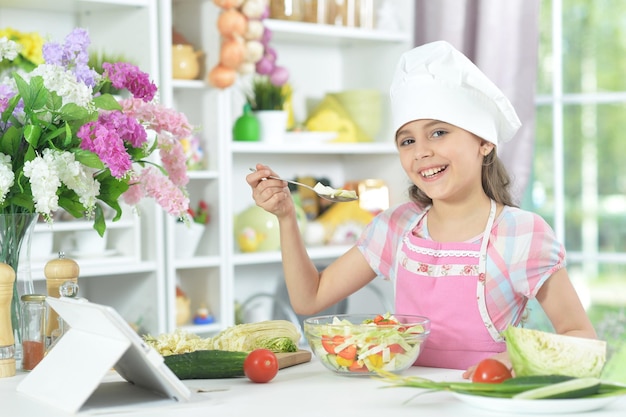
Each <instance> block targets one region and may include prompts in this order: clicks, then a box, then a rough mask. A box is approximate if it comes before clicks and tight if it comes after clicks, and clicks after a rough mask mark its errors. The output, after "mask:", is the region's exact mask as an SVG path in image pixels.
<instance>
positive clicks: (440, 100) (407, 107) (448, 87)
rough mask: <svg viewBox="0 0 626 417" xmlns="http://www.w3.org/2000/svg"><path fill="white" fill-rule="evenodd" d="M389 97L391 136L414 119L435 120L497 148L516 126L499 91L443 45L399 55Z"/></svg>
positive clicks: (510, 105) (455, 52) (426, 45)
mask: <svg viewBox="0 0 626 417" xmlns="http://www.w3.org/2000/svg"><path fill="white" fill-rule="evenodd" d="M390 96H391V114H392V123H393V126H392V127H393V129H394V134H395V132H397V131H398V129H400V128H401V127H402V126H404V125H405V124H407V123H409V122H411V121H413V120H419V119H435V120H441V121H442V122H446V123H450V124H453V125H455V126H458V127H460V128H462V129H465V130H467V131H469V132H471V133H474V134H475V135H477V136H479V137H481V138H483V139H485V140H487V141H489V142H491V143H493V144H495V145H497V144H498V143H499V142H506V141H507V140H509V139H511V138H512V137H513V136H514V135H515V133H516V132H517V130H518V129H519V128H520V126H521V122H520V120H519V118H518V117H517V114H516V113H515V109H514V108H513V105H512V104H511V102H510V101H509V100H508V99H507V98H506V96H505V95H504V94H503V93H502V91H500V89H499V88H498V87H496V85H495V84H494V83H493V82H491V80H489V78H487V76H486V75H485V74H483V73H482V72H481V71H480V70H479V69H478V67H476V65H474V64H473V63H472V62H471V61H470V60H469V59H468V58H467V57H466V56H465V55H463V54H462V53H461V52H459V51H457V50H456V49H455V48H454V47H453V46H452V45H450V44H449V43H447V42H445V41H437V42H432V43H428V44H425V45H422V46H419V47H417V48H414V49H412V50H410V51H408V52H406V53H404V54H403V55H402V57H401V58H400V62H399V63H398V67H397V68H396V73H395V75H394V78H393V81H392V83H391V89H390Z"/></svg>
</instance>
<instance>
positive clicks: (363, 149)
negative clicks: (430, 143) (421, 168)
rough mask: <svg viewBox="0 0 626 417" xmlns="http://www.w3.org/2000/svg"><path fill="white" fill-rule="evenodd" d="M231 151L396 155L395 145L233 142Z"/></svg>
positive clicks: (375, 143)
mask: <svg viewBox="0 0 626 417" xmlns="http://www.w3.org/2000/svg"><path fill="white" fill-rule="evenodd" d="M230 146H231V150H232V151H233V153H236V154H265V153H271V154H295V153H301V154H318V155H324V154H329V155H338V154H346V155H368V154H389V155H393V154H396V153H397V152H398V151H397V150H396V148H395V146H394V144H393V143H383V142H368V143H338V142H337V143H335V142H331V143H324V144H319V143H311V144H307V143H281V144H267V143H263V142H232V144H231V145H230Z"/></svg>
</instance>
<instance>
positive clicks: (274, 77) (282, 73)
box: [270, 66, 289, 86]
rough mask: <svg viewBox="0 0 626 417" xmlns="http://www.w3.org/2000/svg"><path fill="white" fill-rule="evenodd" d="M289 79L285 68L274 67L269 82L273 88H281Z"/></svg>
mask: <svg viewBox="0 0 626 417" xmlns="http://www.w3.org/2000/svg"><path fill="white" fill-rule="evenodd" d="M288 79H289V71H287V69H286V68H285V67H279V66H276V67H274V71H272V73H271V74H270V82H271V83H272V84H274V85H275V86H281V85H283V84H285V83H286V82H287V80H288Z"/></svg>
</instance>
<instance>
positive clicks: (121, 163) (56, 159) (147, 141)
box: [0, 28, 192, 235]
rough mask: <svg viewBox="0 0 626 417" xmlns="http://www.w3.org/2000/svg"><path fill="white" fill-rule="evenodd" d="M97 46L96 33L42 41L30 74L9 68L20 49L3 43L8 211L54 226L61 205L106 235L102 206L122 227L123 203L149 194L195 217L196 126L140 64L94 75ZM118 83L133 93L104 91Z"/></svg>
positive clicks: (0, 194) (176, 212) (2, 192)
mask: <svg viewBox="0 0 626 417" xmlns="http://www.w3.org/2000/svg"><path fill="white" fill-rule="evenodd" d="M89 44H90V39H89V34H88V32H87V31H86V30H85V29H81V28H77V29H74V30H73V31H72V32H71V33H70V34H69V35H68V36H67V37H66V38H65V41H64V43H63V44H61V43H46V44H44V45H43V49H42V53H43V63H41V64H39V65H36V66H34V67H33V69H32V70H30V71H27V70H25V69H24V67H23V66H22V65H17V64H16V65H14V66H13V67H11V66H7V63H9V64H10V63H16V60H17V58H18V56H19V54H20V50H21V49H22V45H20V44H19V43H17V42H15V41H13V40H11V39H10V37H0V63H2V64H4V68H5V70H4V71H0V214H7V213H39V214H40V215H42V216H43V217H44V218H45V219H46V220H48V221H52V215H53V212H54V211H55V210H57V209H59V208H63V209H65V210H66V211H67V212H68V213H70V214H71V215H72V216H74V217H76V218H81V217H86V218H88V219H93V220H94V229H95V230H97V231H98V233H99V234H100V235H103V234H104V231H105V229H106V224H105V219H104V214H103V206H102V204H106V205H107V206H109V207H111V208H112V209H113V210H114V211H115V216H114V217H113V221H116V220H119V218H120V217H121V215H122V208H121V206H120V201H124V202H125V203H127V204H129V205H131V206H135V205H136V204H137V203H138V202H139V201H140V200H142V199H143V198H144V197H146V196H147V197H151V198H153V199H154V200H155V201H156V202H157V203H158V204H159V205H160V206H161V207H162V208H163V209H164V210H165V211H167V213H169V214H171V215H173V216H177V217H185V218H187V210H188V208H189V199H188V196H187V192H186V189H185V186H186V184H187V182H188V180H189V179H188V177H187V170H186V160H185V155H184V150H183V147H182V145H181V142H180V140H181V139H182V138H186V137H189V136H190V135H191V133H192V127H191V126H190V125H189V123H188V121H187V119H186V117H185V116H184V115H183V114H181V113H178V112H176V111H174V110H172V109H169V108H165V107H163V106H161V105H160V104H159V103H157V102H156V101H155V99H154V97H155V94H156V92H157V88H156V86H155V84H153V83H152V82H151V81H150V78H149V76H148V75H147V74H146V73H144V72H142V71H140V70H139V68H137V67H136V66H135V65H132V64H129V63H125V62H117V63H104V64H102V66H103V69H104V72H103V74H102V75H100V74H98V73H97V72H96V71H94V69H93V68H90V67H89V66H88V64H87V62H88V59H89V53H88V50H87V49H88V46H89ZM7 67H8V68H9V69H8V70H7V69H6V68H7ZM0 68H1V67H0ZM111 85H112V86H113V87H115V88H117V89H121V90H127V91H128V92H129V93H130V95H132V96H129V97H128V98H125V99H116V98H114V97H113V96H112V95H110V94H106V93H103V91H104V90H105V87H107V86H111ZM156 151H158V154H159V158H158V159H159V161H160V162H159V163H157V162H156V161H155V159H157V158H155V157H156V154H155V153H156ZM153 154H155V155H154V157H153Z"/></svg>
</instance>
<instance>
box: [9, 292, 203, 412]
mask: <svg viewBox="0 0 626 417" xmlns="http://www.w3.org/2000/svg"><path fill="white" fill-rule="evenodd" d="M46 301H47V302H48V304H49V305H50V307H51V308H53V309H54V310H55V311H56V312H57V313H58V314H59V316H60V317H62V318H63V320H64V321H65V322H66V323H67V324H68V325H69V330H68V331H67V332H66V333H65V334H63V336H62V337H61V338H60V339H59V340H58V342H57V343H56V344H55V346H54V347H53V348H52V349H50V351H49V352H48V353H47V355H46V356H45V357H44V359H43V360H42V361H41V362H40V363H39V364H38V365H37V366H36V367H35V369H33V371H31V372H30V373H29V374H28V375H27V376H26V378H24V380H23V381H22V382H21V383H20V384H19V385H18V391H20V392H24V393H26V394H29V395H32V396H34V397H37V398H39V399H41V400H43V401H45V402H47V403H49V404H53V405H57V406H59V407H60V408H63V409H65V410H66V411H70V412H76V411H78V410H79V409H80V407H81V406H82V405H83V404H84V403H85V402H86V401H87V399H88V398H89V397H90V396H91V394H92V393H93V392H94V391H95V389H96V388H97V387H98V385H100V382H101V381H102V379H103V377H104V376H105V375H106V373H107V372H109V371H110V370H111V368H113V369H115V370H116V371H117V372H118V373H119V375H120V376H121V377H122V378H123V379H125V380H126V381H128V382H130V383H131V384H133V385H135V386H137V387H141V388H144V389H146V390H149V391H151V392H152V393H155V394H157V395H159V396H161V397H164V398H169V399H171V400H173V401H177V402H184V401H188V400H189V399H190V397H191V392H190V390H189V389H188V388H187V386H186V385H184V384H183V382H182V381H181V380H180V379H178V377H176V375H174V373H173V372H172V371H171V370H170V369H169V368H168V367H167V365H165V362H164V360H163V357H162V356H161V355H160V354H159V353H158V352H156V351H155V350H154V349H153V348H151V347H150V346H148V345H147V344H146V343H145V342H144V341H143V340H142V339H141V337H139V335H138V334H137V333H136V332H135V331H134V330H133V329H132V328H131V327H130V325H129V324H128V323H127V322H126V320H124V318H123V317H122V316H121V315H120V314H119V313H118V312H117V311H115V310H114V309H113V308H112V307H109V306H105V305H101V304H95V303H92V302H89V301H87V300H85V299H81V298H65V297H61V298H53V297H47V298H46ZM51 375H54V376H55V378H56V379H57V380H56V383H54V384H50V378H51Z"/></svg>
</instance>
